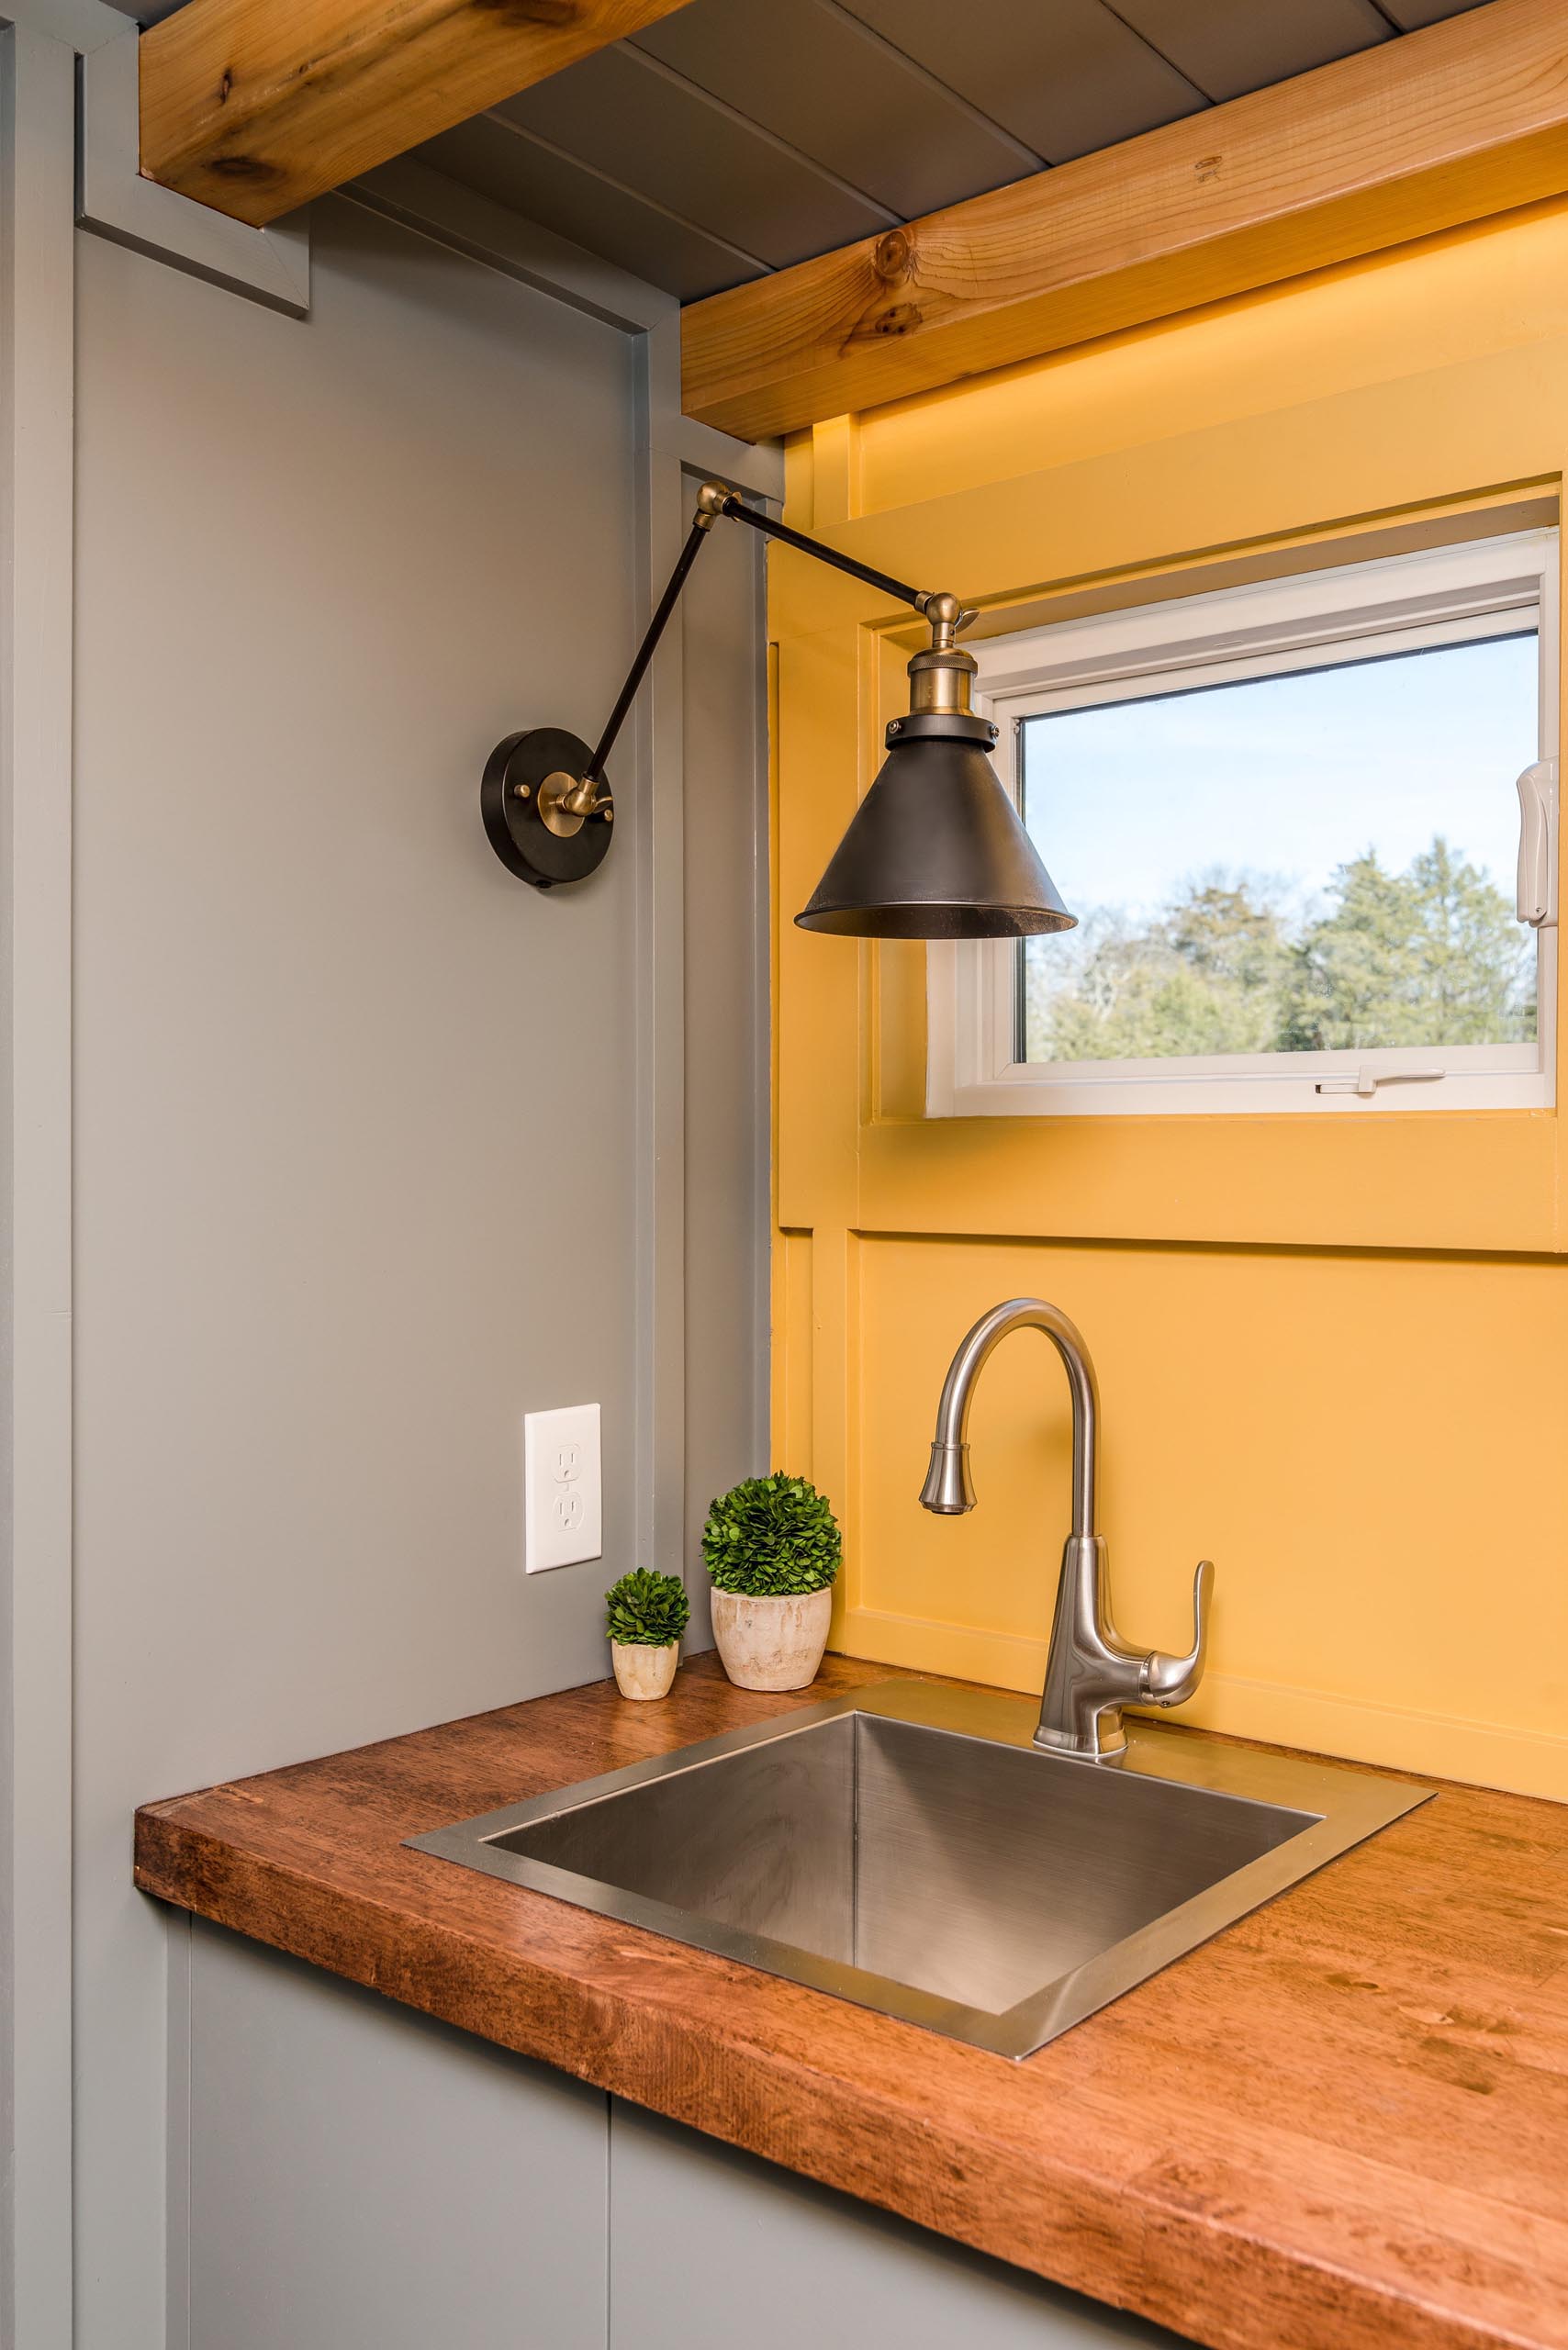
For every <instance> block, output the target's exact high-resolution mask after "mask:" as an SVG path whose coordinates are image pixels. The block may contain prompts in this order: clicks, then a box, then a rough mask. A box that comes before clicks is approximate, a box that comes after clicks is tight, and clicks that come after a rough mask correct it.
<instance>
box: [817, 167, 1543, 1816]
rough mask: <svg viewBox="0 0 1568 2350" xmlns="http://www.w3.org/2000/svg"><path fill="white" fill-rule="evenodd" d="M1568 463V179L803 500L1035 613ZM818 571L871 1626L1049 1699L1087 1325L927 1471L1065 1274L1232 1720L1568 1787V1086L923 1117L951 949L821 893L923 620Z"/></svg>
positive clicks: (851, 1647) (856, 1554) (1195, 325)
mask: <svg viewBox="0 0 1568 2350" xmlns="http://www.w3.org/2000/svg"><path fill="white" fill-rule="evenodd" d="M1565 466H1568V205H1557V206H1550V207H1536V208H1533V209H1532V210H1530V211H1529V212H1523V213H1518V214H1514V215H1511V216H1508V217H1507V218H1503V219H1499V220H1497V221H1495V222H1492V223H1489V224H1487V225H1485V226H1484V227H1482V228H1480V229H1472V230H1469V231H1465V232H1462V233H1459V234H1455V235H1453V236H1450V237H1448V238H1444V239H1440V240H1433V241H1431V242H1429V243H1428V244H1425V245H1422V246H1417V247H1412V248H1408V249H1406V251H1405V252H1401V253H1398V254H1394V255H1389V256H1384V257H1383V258H1381V259H1379V260H1377V261H1374V262H1371V263H1361V264H1357V265H1355V266H1352V267H1349V268H1347V269H1345V270H1342V271H1337V272H1332V273H1327V274H1324V275H1322V276H1320V277H1317V278H1314V279H1310V280H1305V281H1302V282H1301V283H1299V284H1297V285H1294V286H1290V287H1285V288H1282V289H1277V290H1274V291H1272V292H1271V293H1269V294H1266V295H1263V296H1260V297H1251V298H1249V299H1247V300H1245V301H1238V302H1236V303H1232V304H1227V305H1225V306H1223V307H1222V308H1215V309H1214V310H1211V311H1207V312H1204V313H1200V314H1196V315H1194V316H1193V317H1190V318H1188V319H1182V320H1177V321H1174V322H1171V323H1170V324H1167V325H1164V326H1161V327H1159V328H1158V329H1154V330H1149V331H1148V332H1145V333H1141V334H1136V335H1128V336H1125V337H1121V338H1118V339H1116V340H1115V341H1111V342H1107V343H1103V344H1099V345H1096V346H1093V347H1092V348H1090V349H1088V350H1085V351H1082V352H1080V353H1070V354H1067V355H1064V356H1062V357H1059V358H1057V359H1053V360H1050V361H1045V362H1041V363H1038V364H1034V365H1030V366H1026V367H1019V368H1014V369H1010V370H1008V371H1006V372H1005V373H1003V374H1000V375H994V376H990V377H985V378H981V379H979V380H977V381H975V382H974V383H972V384H969V385H965V386H958V387H955V388H954V389H952V390H950V391H947V392H944V393H942V394H940V395H937V396H935V397H929V398H925V399H923V400H917V401H910V402H905V403H902V404H900V405H898V406H895V407H891V408H886V409H882V410H879V411H876V412H873V413H871V414H868V415H866V416H863V417H859V418H841V419H838V420H835V421H834V422H833V423H832V424H828V425H823V426H819V427H818V428H817V429H816V430H815V431H814V432H812V434H810V435H804V436H801V439H800V441H799V442H797V443H795V444H793V445H792V446H791V449H790V519H791V520H794V521H795V522H796V523H797V524H799V525H801V526H802V527H805V528H808V529H814V530H815V531H817V532H819V533H822V534H823V535H825V536H827V537H830V538H831V539H833V540H834V542H835V543H837V544H839V545H841V546H843V547H845V548H846V549H847V550H848V551H850V552H852V553H854V554H857V555H858V556H859V557H861V558H862V559H863V560H864V561H867V562H869V563H872V564H874V565H878V566H879V568H882V569H885V570H888V571H890V572H892V573H894V574H896V575H898V576H902V577H912V578H915V579H918V580H921V581H923V582H925V583H928V584H930V585H934V586H950V587H952V588H956V589H958V590H959V591H960V592H961V593H962V594H963V595H964V596H965V597H966V598H967V599H969V600H970V601H978V602H980V604H981V605H982V607H983V618H982V621H981V623H980V625H981V627H982V628H986V629H991V630H992V631H994V630H997V629H1002V628H1006V627H1010V626H1018V625H1023V624H1025V622H1027V623H1029V624H1035V623H1036V622H1037V621H1039V620H1040V619H1041V618H1043V617H1048V616H1049V615H1050V613H1051V612H1052V611H1053V610H1055V611H1058V612H1059V613H1062V614H1065V613H1067V612H1069V611H1073V610H1082V609H1086V608H1092V607H1094V606H1096V605H1106V604H1111V603H1114V602H1117V601H1127V600H1139V599H1142V598H1143V597H1146V596H1148V595H1149V594H1151V593H1170V592H1172V591H1173V590H1175V589H1177V588H1181V589H1183V590H1186V591H1191V590H1193V589H1195V588H1201V587H1203V586H1205V585H1209V584H1216V583H1220V582H1224V583H1226V584H1228V583H1229V582H1230V581H1231V580H1233V579H1236V578H1238V577H1246V576H1253V575H1261V574H1263V573H1265V572H1269V571H1271V570H1274V569H1277V568H1279V567H1280V566H1281V565H1284V566H1286V567H1292V568H1294V567H1296V566H1298V565H1303V564H1306V563H1310V562H1313V561H1315V560H1316V561H1323V560H1325V559H1327V557H1328V554H1330V553H1331V554H1332V556H1333V558H1334V559H1338V560H1343V559H1345V558H1346V556H1347V555H1348V554H1351V553H1353V552H1354V551H1355V543H1356V542H1357V541H1358V540H1362V541H1363V543H1364V544H1365V546H1366V547H1367V549H1368V550H1369V551H1371V550H1372V549H1373V548H1382V547H1386V546H1390V545H1394V544H1400V543H1406V541H1407V540H1408V539H1410V538H1414V539H1417V540H1418V539H1420V538H1421V537H1422V536H1423V535H1430V534H1432V533H1434V532H1436V533H1437V534H1439V535H1442V534H1453V533H1456V532H1477V531H1484V530H1491V529H1497V528H1506V527H1509V525H1510V523H1511V522H1515V521H1518V522H1521V523H1522V522H1526V521H1533V520H1540V519H1541V515H1542V513H1543V511H1550V510H1551V501H1554V500H1555V499H1556V497H1557V494H1558V490H1559V487H1560V484H1561V479H1562V474H1563V472H1564V469H1565ZM1391 533H1392V534H1394V535H1393V536H1390V534H1391ZM773 582H774V585H773V620H774V633H775V636H776V638H777V640H778V655H777V673H776V678H775V730H774V740H775V744H776V757H777V766H778V775H777V789H776V793H775V806H776V808H777V810H778V815H777V819H776V821H777V826H778V834H777V842H776V855H775V859H774V872H775V886H776V889H777V891H778V915H779V919H778V923H777V924H776V957H777V971H776V982H777V984H776V994H775V1003H776V1028H777V1035H776V1212H777V1222H778V1244H777V1251H776V1280H775V1363H774V1371H775V1378H774V1393H775V1417H776V1446H777V1454H778V1460H780V1462H781V1463H782V1464H783V1465H785V1466H788V1467H790V1468H793V1469H797V1470H800V1471H803V1472H806V1473H808V1474H811V1475H812V1476H814V1477H815V1478H816V1479H817V1481H818V1482H819V1483H821V1484H822V1485H823V1487H824V1489H825V1490H826V1491H827V1492H828V1493H829V1494H831V1495H832V1496H833V1498H834V1502H835V1504H836V1505H838V1507H839V1509H840V1512H841V1515H842V1516H843V1519H844V1522H845V1528H846V1572H845V1575H844V1576H843V1578H842V1580H841V1585H840V1591H839V1595H838V1602H837V1609H836V1613H835V1617H834V1645H835V1646H837V1647H840V1648H842V1649H844V1650H846V1651H849V1652H850V1653H852V1654H855V1655H859V1656H868V1657H874V1658H879V1659H883V1660H887V1661H889V1662H901V1663H908V1664H915V1665H923V1666H927V1667H932V1668H935V1669H940V1670H943V1671H947V1672H952V1673H959V1674H962V1675H966V1676H969V1677H972V1678H975V1679H980V1680H986V1681H992V1682H998V1683H1002V1684H1005V1685H1007V1686H1010V1687H1014V1688H1019V1689H1037V1688H1038V1686H1039V1684H1040V1678H1041V1674H1042V1671H1043V1666H1044V1654H1045V1633H1046V1630H1047V1626H1048V1623H1049V1619H1050V1609H1051V1604H1052V1599H1053V1595H1054V1583H1055V1575H1056V1566H1057V1560H1058V1554H1059V1549H1060V1542H1061V1538H1062V1535H1063V1533H1064V1532H1065V1529H1066V1524H1067V1508H1068V1472H1069V1460H1068V1398H1067V1390H1066V1384H1065V1382H1064V1381H1063V1379H1062V1377H1061V1373H1060V1370H1059V1366H1058V1363H1057V1361H1056V1359H1055V1357H1054V1355H1053V1354H1052V1352H1051V1350H1050V1349H1049V1348H1048V1347H1047V1346H1046V1345H1044V1344H1042V1343H1041V1342H1039V1341H1038V1340H1037V1339H1036V1338H1034V1337H1030V1336H1028V1335H1024V1336H1021V1337H1015V1338H1014V1339H1013V1340H1011V1341H1010V1342H1009V1343H1008V1345H1007V1346H1006V1347H1005V1348H1003V1349H1002V1352H1001V1353H1000V1354H999V1355H998V1356H997V1357H996V1358H994V1359H993V1360H992V1362H991V1366H990V1368H989V1369H988V1371H987V1373H986V1376H985V1379H984V1382H982V1385H981V1389H980V1393H979V1396H978V1399H977V1403H976V1407H975V1413H974V1420H973V1425H972V1429H971V1434H972V1438H973V1444H974V1454H973V1459H974V1468H975V1476H976V1482H977V1485H978V1487H979V1491H980V1508H979V1509H978V1510H977V1511H976V1512H975V1513H974V1514H973V1515H972V1516H969V1517H968V1518H965V1519H962V1520H957V1521H955V1520H943V1519H936V1518H933V1517H929V1516H926V1515H925V1514H924V1512H922V1511H921V1510H920V1508H919V1507H918V1506H917V1504H916V1498H915V1497H916V1494H917V1493H918V1490H919V1486H920V1482H921V1477H922V1475H923V1472H924V1460H925V1449H926V1447H927V1445H928V1443H929V1441H930V1434H931V1423H932V1417H933V1415H934V1412H935V1402H936V1395H937V1391H938V1388H939V1386H940V1383H941V1379H942V1374H943V1371H944V1370H945V1368H946V1362H947V1360H948V1357H949V1355H950V1354H951V1351H952V1348H953V1347H954V1345H955V1343H956V1342H957V1340H958V1338H959V1337H961V1335H962V1334H963V1332H964V1330H965V1329H966V1328H967V1327H968V1326H969V1324H970V1322H971V1321H973V1320H974V1318H975V1317H976V1316H977V1315H979V1314H980V1312H982V1311H983V1310H984V1309H985V1308H986V1307H987V1306H988V1305H991V1304H994V1303H995V1302H996V1301H997V1300H998V1299H999V1298H1002V1297H1005V1296H1009V1295H1012V1294H1014V1293H1017V1292H1034V1293H1037V1294H1039V1295H1043V1296H1046V1297H1048V1298H1051V1299H1054V1300H1055V1301H1056V1302H1057V1303H1058V1304H1060V1305H1061V1306H1063V1307H1064V1308H1065V1309H1066V1310H1067V1311H1068V1312H1069V1313H1070V1315H1072V1316H1073V1318H1074V1319H1075V1320H1076V1321H1077V1322H1078V1323H1079V1324H1080V1326H1081V1328H1082V1329H1083V1331H1084V1333H1085V1335H1086V1337H1087V1338H1088V1340H1089V1343H1090V1346H1091V1348H1092V1352H1093V1354H1094V1356H1095V1360H1096V1363H1097V1366H1098V1369H1099V1372H1100V1379H1101V1386H1102V1391H1103V1404H1104V1416H1105V1435H1104V1463H1103V1480H1104V1486H1103V1507H1104V1521H1105V1531H1106V1533H1107V1534H1108V1536H1109V1538H1110V1544H1111V1561H1112V1575H1113V1586H1114V1594H1115V1602H1116V1611H1117V1616H1118V1619H1119V1621H1120V1622H1121V1625H1122V1627H1123V1628H1124V1630H1125V1631H1126V1632H1127V1633H1128V1635H1129V1637H1134V1638H1136V1639H1138V1640H1140V1641H1145V1640H1147V1641H1148V1642H1149V1643H1151V1644H1153V1643H1160V1644H1163V1645H1167V1646H1172V1647H1180V1646H1182V1645H1183V1644H1184V1641H1185V1639H1186V1637H1187V1631H1186V1610H1187V1606H1188V1604H1189V1603H1188V1595H1189V1592H1190V1588H1191V1571H1192V1566H1193V1561H1194V1560H1195V1559H1196V1558H1197V1557H1198V1556H1199V1555H1200V1553H1204V1552H1207V1553H1210V1554H1212V1556H1213V1557H1214V1559H1215V1562H1216V1567H1217V1571H1218V1579H1219V1580H1218V1595H1217V1601H1216V1608H1215V1634H1214V1641H1213V1648H1212V1652H1211V1662H1210V1670H1209V1674H1208V1678H1207V1681H1206V1683H1205V1684H1204V1689H1203V1691H1202V1693H1201V1694H1200V1695H1199V1697H1198V1699H1197V1700H1196V1701H1195V1702H1194V1704H1193V1706H1192V1707H1190V1708H1189V1709H1188V1711H1187V1714H1186V1717H1185V1718H1188V1719H1191V1720H1196V1721H1200V1722H1204V1723H1208V1724H1211V1725H1213V1726H1214V1727H1215V1728H1218V1729H1227V1730H1234V1731H1237V1732H1240V1733H1245V1734H1247V1735H1250V1736H1258V1737H1262V1738H1269V1739H1276V1740H1282V1741H1283V1742H1285V1743H1289V1744H1295V1745H1302V1746H1308V1747H1316V1748H1318V1749H1321V1750H1323V1751H1327V1752H1330V1753H1338V1754H1346V1755H1351V1756H1357V1757H1361V1758H1363V1759H1366V1760H1369V1761H1375V1762H1388V1763H1394V1764H1404V1765H1406V1766H1409V1767H1412V1768H1419V1769H1425V1770H1431V1771H1435V1772H1439V1773H1443V1774H1450V1775H1452V1776H1455V1777H1461V1778H1469V1779H1476V1780H1481V1781H1484V1782H1486V1783H1488V1784H1492V1785H1499V1786H1506V1787H1515V1788H1520V1789H1524V1790H1527V1791H1530V1792H1536V1793H1541V1794H1549V1795H1552V1796H1558V1797H1560V1798H1568V1264H1565V1262H1564V1256H1563V1250H1564V1248H1565V1246H1568V1233H1565V1226H1564V1214H1563V1205H1564V1196H1563V1195H1564V1173H1565V1169H1564V1165H1563V1154H1562V1143H1561V1140H1560V1135H1561V1123H1560V1120H1559V1117H1558V1115H1557V1113H1489V1114H1474V1115H1468V1114H1462V1113H1439V1114H1433V1113H1427V1114H1425V1115H1423V1114H1421V1113H1392V1112H1387V1111H1379V1112H1377V1113H1375V1114H1372V1115H1369V1116H1366V1117H1357V1116H1345V1117H1336V1118H1332V1119H1329V1118H1324V1119H1305V1118H1280V1117H1226V1118H1222V1119H1212V1120H1204V1119H1202V1118H1182V1117H1168V1118H1159V1119H1133V1118H1129V1119H1118V1118H1092V1119H1082V1120H1078V1121H1073V1120H1063V1119H1056V1120H1048V1119H1042V1120H1024V1119H1002V1120H986V1119H968V1120H952V1121H935V1122H934V1121H927V1120H925V1119H924V1117H923V1116H922V1115H921V1114H920V1102H921V1085H922V1073H923V1068H924V949H922V948H920V947H918V946H902V945H894V946H879V947H873V946H868V945H864V944H861V943H858V942H856V941H852V940H838V939H831V938H821V937H815V936H808V935H807V934H804V933H801V932H800V931H797V930H795V929H794V928H793V926H792V925H791V923H790V920H789V917H790V915H791V914H793V913H794V912H796V910H797V909H798V908H799V907H800V906H801V904H803V902H804V901H805V899H806V897H807V895H808V894H809V892H810V890H811V889H812V886H813V884H814V882H815V880H816V878H817V876H818V874H819V872H820V870H821V868H822V866H823V863H824V862H825V860H826V857H827V856H828V854H829V852H830V850H831V848H832V847H833V845H834V842H835V840H836V839H837V837H838V834H839V833H840V832H841V830H842V828H843V826H844V824H845V823H846V822H847V820H848V816H849V813H850V811H851V810H852V808H853V806H854V803H855V799H856V796H857V793H858V792H860V791H863V790H864V789H865V788H866V786H867V784H868V782H869V780H870V778H871V776H872V774H873V773H874V772H875V769H876V767H877V765H878V763H879V758H880V755H881V754H880V741H881V729H882V726H883V724H884V723H885V722H886V720H887V718H888V717H889V716H890V715H891V714H893V713H894V712H895V711H897V710H899V709H900V708H902V707H904V706H905V705H904V703H903V702H902V699H901V694H902V688H903V677H902V662H903V660H904V659H905V658H906V657H907V653H908V651H909V650H910V649H911V648H912V647H913V644H914V643H917V642H918V641H919V636H918V632H917V633H916V634H915V635H913V636H912V635H911V633H910V630H909V625H908V615H907V614H903V613H900V612H898V611H895V610H892V609H891V608H890V607H888V606H887V605H885V604H883V603H882V602H880V601H879V599H878V598H877V597H876V596H875V595H874V594H872V593H870V592H869V591H867V590H863V589H861V588H858V587H857V585H856V584H855V583H853V582H850V581H847V580H845V579H842V578H840V577H839V576H837V575H832V574H828V573H825V572H823V570H822V568H821V567H820V566H818V565H812V564H811V563H809V562H808V561H806V560H805V559H804V558H800V557H794V556H790V555H788V554H784V555H781V556H779V557H778V559H777V561H776V563H775V566H774V571H773ZM1559 1025H1560V1028H1561V1026H1562V1018H1561V1011H1560V1022H1559Z"/></svg>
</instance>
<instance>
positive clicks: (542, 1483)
mask: <svg viewBox="0 0 1568 2350" xmlns="http://www.w3.org/2000/svg"><path fill="white" fill-rule="evenodd" d="M522 1472H523V1524H524V1536H523V1561H522V1563H523V1569H524V1572H526V1573H528V1574H531V1575H536V1574H539V1573H542V1572H543V1570H544V1569H545V1568H546V1567H575V1566H577V1564H579V1562H580V1561H582V1560H584V1559H597V1558H599V1557H600V1556H601V1554H602V1552H603V1550H604V1504H603V1496H602V1491H601V1486H600V1480H599V1405H598V1404H567V1405H566V1406H565V1408H564V1409H562V1410H561V1411H557V1412H525V1413H524V1414H523V1419H522Z"/></svg>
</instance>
